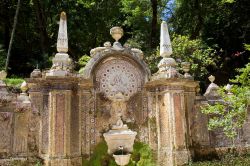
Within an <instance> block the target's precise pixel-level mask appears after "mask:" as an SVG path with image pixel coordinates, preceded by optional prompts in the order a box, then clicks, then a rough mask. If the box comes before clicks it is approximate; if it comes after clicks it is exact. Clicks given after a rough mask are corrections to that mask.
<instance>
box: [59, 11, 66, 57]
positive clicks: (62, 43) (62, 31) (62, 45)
mask: <svg viewBox="0 0 250 166" xmlns="http://www.w3.org/2000/svg"><path fill="white" fill-rule="evenodd" d="M57 51H58V52H59V53H67V52H68V34H67V17H66V13H65V12H62V13H61V15H60V23H59V32H58V37H57Z"/></svg>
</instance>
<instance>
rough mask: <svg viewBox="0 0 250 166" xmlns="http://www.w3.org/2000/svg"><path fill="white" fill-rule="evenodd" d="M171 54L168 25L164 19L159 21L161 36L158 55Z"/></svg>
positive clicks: (167, 55)
mask: <svg viewBox="0 0 250 166" xmlns="http://www.w3.org/2000/svg"><path fill="white" fill-rule="evenodd" d="M171 54H172V45H171V41H170V37H169V33H168V25H167V23H166V21H162V23H161V38H160V56H161V57H169V56H170V55H171Z"/></svg>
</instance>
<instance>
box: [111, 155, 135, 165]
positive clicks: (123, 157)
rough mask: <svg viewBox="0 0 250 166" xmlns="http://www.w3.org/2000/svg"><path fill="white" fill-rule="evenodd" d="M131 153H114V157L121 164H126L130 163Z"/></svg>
mask: <svg viewBox="0 0 250 166" xmlns="http://www.w3.org/2000/svg"><path fill="white" fill-rule="evenodd" d="M130 156H131V154H121V155H115V154H113V157H114V158H115V162H116V164H118V165H120V166H125V165H127V164H128V163H129V160H130Z"/></svg>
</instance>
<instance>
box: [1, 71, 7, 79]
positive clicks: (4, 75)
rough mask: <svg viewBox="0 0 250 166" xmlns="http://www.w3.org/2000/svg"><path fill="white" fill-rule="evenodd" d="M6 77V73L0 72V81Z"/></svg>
mask: <svg viewBox="0 0 250 166" xmlns="http://www.w3.org/2000/svg"><path fill="white" fill-rule="evenodd" d="M6 76H7V73H6V72H5V71H4V70H2V71H0V80H4V79H5V78H6Z"/></svg>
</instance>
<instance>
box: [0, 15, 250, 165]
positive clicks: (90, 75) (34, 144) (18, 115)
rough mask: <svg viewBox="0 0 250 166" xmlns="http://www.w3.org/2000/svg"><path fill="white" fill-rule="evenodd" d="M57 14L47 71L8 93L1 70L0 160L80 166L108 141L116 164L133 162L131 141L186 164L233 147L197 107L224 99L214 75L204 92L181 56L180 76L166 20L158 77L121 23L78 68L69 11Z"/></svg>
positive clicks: (242, 139)
mask: <svg viewBox="0 0 250 166" xmlns="http://www.w3.org/2000/svg"><path fill="white" fill-rule="evenodd" d="M60 16H61V17H60V23H59V33H58V40H57V51H58V53H56V54H55V56H54V58H53V60H52V62H53V65H52V66H51V68H50V69H49V70H44V71H40V70H39V69H38V68H37V69H35V70H34V71H33V72H32V73H31V75H30V78H28V79H26V82H27V83H23V85H22V88H21V90H22V93H21V94H13V93H11V92H9V91H8V89H7V86H6V84H5V83H4V81H3V79H4V78H5V76H6V73H4V72H0V165H4V166H9V165H13V163H16V162H20V163H22V165H29V164H30V165H35V164H36V163H34V161H36V160H38V159H39V161H41V163H42V164H43V165H45V166H82V165H83V163H82V161H83V160H89V159H91V158H92V157H93V156H95V154H94V153H95V149H96V147H97V145H98V144H99V143H101V142H103V141H106V143H107V145H108V151H107V153H109V154H110V155H113V156H114V158H115V161H116V163H117V164H118V165H126V164H127V163H128V162H129V159H130V154H132V153H133V144H134V142H140V143H142V144H146V145H148V146H149V147H150V148H151V150H152V152H153V153H154V154H155V162H156V163H157V165H159V166H176V165H184V164H187V163H188V161H190V160H191V158H194V157H196V156H203V155H204V156H206V155H207V154H209V153H213V154H214V153H216V149H220V148H221V147H230V146H231V142H230V140H227V139H225V137H224V136H223V134H222V132H212V131H208V130H207V116H205V115H203V114H202V113H201V112H200V107H201V106H204V105H206V104H209V103H215V102H217V101H218V100H220V97H219V95H218V93H217V90H218V86H217V85H216V84H215V83H213V81H214V79H215V78H214V77H210V81H211V84H210V86H209V87H208V89H207V91H206V93H205V95H204V96H202V95H200V94H199V82H197V81H194V80H193V77H192V75H191V74H190V73H189V70H190V66H191V65H192V64H190V63H186V62H183V63H182V64H181V65H182V68H183V71H184V74H181V72H180V71H179V70H178V69H177V67H176V66H177V63H176V61H175V59H174V58H172V57H171V55H172V46H171V41H170V36H169V33H168V27H167V23H166V22H164V21H163V22H162V24H161V40H160V56H161V57H162V59H161V61H160V62H159V64H158V68H159V70H158V72H156V73H154V74H153V75H151V73H150V70H149V68H148V66H147V64H146V63H145V61H144V55H143V52H142V51H141V50H140V49H137V48H131V47H130V46H129V45H128V44H124V45H122V43H120V42H119V39H120V38H121V37H122V35H123V34H124V33H125V32H124V31H123V30H122V28H120V27H113V28H111V30H110V34H111V35H112V37H113V38H114V39H115V42H114V43H113V44H112V43H111V42H105V43H104V46H102V47H97V48H94V49H92V50H91V51H90V57H91V59H90V60H89V62H88V63H87V65H86V66H85V68H84V70H83V73H76V72H74V71H73V65H72V60H71V58H70V55H69V54H68V35H67V18H66V13H64V12H62V13H61V15H60ZM71 31H73V30H71ZM187 56H189V55H187ZM247 116H248V119H250V115H249V114H248V115H247ZM128 126H129V127H128ZM249 126H250V122H249V120H248V121H247V122H246V124H245V125H244V127H243V130H242V131H241V132H239V135H238V137H237V139H238V140H237V141H236V142H237V143H238V145H239V146H241V147H246V146H249V145H250V134H249V133H250V127H249ZM100 160H101V159H100Z"/></svg>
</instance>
